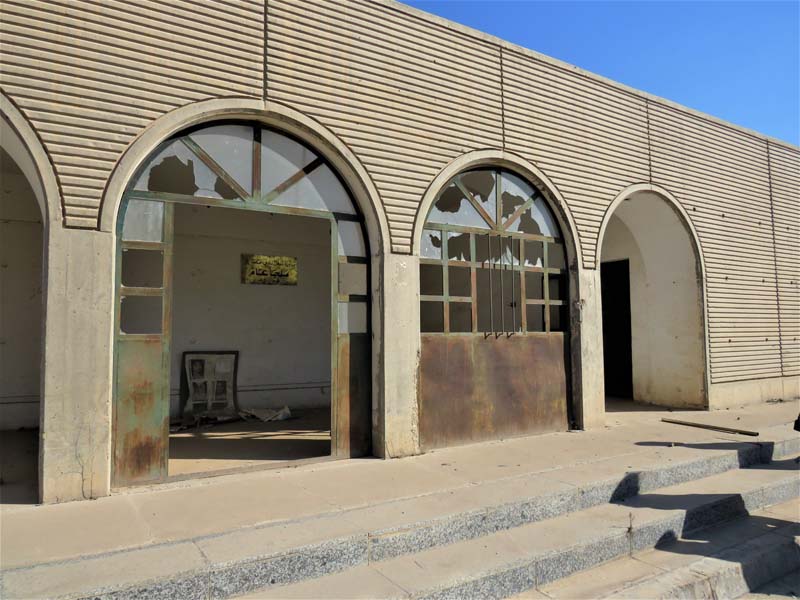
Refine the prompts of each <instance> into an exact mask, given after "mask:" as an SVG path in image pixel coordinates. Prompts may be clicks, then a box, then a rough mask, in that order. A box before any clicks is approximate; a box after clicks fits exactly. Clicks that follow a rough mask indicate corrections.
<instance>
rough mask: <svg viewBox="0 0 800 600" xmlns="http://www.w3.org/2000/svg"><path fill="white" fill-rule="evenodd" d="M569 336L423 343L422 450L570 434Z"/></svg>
mask: <svg viewBox="0 0 800 600" xmlns="http://www.w3.org/2000/svg"><path fill="white" fill-rule="evenodd" d="M567 339H568V338H567V336H566V335H565V334H563V333H555V332H553V333H549V334H529V335H515V336H511V337H506V336H501V337H495V336H484V335H465V336H445V335H423V336H422V355H421V357H420V382H419V389H420V393H419V398H420V441H421V444H422V447H423V449H424V450H430V449H433V448H443V447H446V446H452V445H457V444H466V443H470V442H478V441H484V440H496V439H501V438H504V437H510V436H519V435H526V434H531V433H544V432H550V431H565V430H566V429H567V427H568V424H567V401H568V399H567V395H568V386H567V372H568V369H567V361H566V350H567Z"/></svg>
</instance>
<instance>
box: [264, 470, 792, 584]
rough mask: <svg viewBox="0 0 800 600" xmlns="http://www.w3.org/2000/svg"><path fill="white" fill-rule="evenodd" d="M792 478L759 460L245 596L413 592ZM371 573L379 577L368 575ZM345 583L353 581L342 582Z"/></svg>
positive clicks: (620, 534)
mask: <svg viewBox="0 0 800 600" xmlns="http://www.w3.org/2000/svg"><path fill="white" fill-rule="evenodd" d="M795 479H796V474H795V473H793V472H791V471H787V470H784V469H781V468H769V467H766V466H765V467H764V468H753V469H742V470H739V471H737V472H728V473H721V474H718V475H713V476H710V477H707V478H704V479H700V480H696V481H692V482H686V483H682V484H678V485H675V486H670V487H667V488H663V489H661V490H658V494H644V495H643V496H642V497H639V498H635V499H632V500H631V501H629V502H627V503H624V504H606V505H601V506H595V507H592V508H588V509H585V510H582V511H578V512H574V513H570V514H566V515H562V516H559V517H555V518H552V519H548V520H545V521H539V522H535V523H529V524H526V525H522V526H519V527H516V528H514V529H510V530H503V531H498V532H496V533H493V534H490V535H487V536H483V537H479V538H475V539H470V540H464V541H460V542H456V543H454V544H450V545H447V546H440V547H436V548H432V549H429V550H424V551H421V552H417V553H415V554H411V555H405V556H400V557H397V558H393V559H389V560H385V561H382V562H376V563H372V564H369V565H361V566H359V567H356V568H354V569H350V570H349V571H346V572H343V573H339V574H336V575H329V576H324V577H321V578H318V579H315V580H309V581H305V582H301V583H296V584H291V585H288V586H280V587H274V588H270V589H268V590H265V591H262V592H258V593H256V594H255V595H252V596H251V597H253V598H282V597H298V598H299V597H308V598H312V597H320V596H321V595H324V596H326V597H328V596H329V593H328V588H327V581H328V580H331V581H333V580H332V579H331V578H333V577H335V578H336V580H335V581H336V583H337V586H341V589H359V591H360V593H361V592H363V593H364V594H366V595H367V596H372V597H382V596H381V593H382V592H381V589H379V588H377V587H376V588H375V589H374V590H372V589H369V588H368V586H369V584H370V582H373V581H375V582H378V583H379V584H380V585H381V586H383V585H385V583H384V581H385V580H387V579H388V580H389V581H390V582H391V583H393V584H394V585H395V586H396V587H398V588H400V589H401V590H403V591H404V592H406V593H407V594H408V595H411V596H414V595H418V594H422V593H423V592H427V591H431V590H436V589H437V588H439V587H440V586H443V585H454V584H457V583H458V582H460V581H465V580H468V579H471V578H472V579H474V578H476V577H477V576H479V575H481V574H490V573H491V572H493V571H495V570H497V569H502V568H509V566H510V565H514V564H517V563H518V564H520V565H524V564H525V563H526V562H529V561H530V560H532V559H533V558H535V557H543V556H544V557H546V556H547V555H548V554H552V553H555V552H556V551H562V550H564V549H565V548H569V547H574V546H580V545H585V544H589V543H592V542H604V541H606V540H612V539H613V540H617V542H618V543H627V542H626V535H627V531H628V528H629V526H630V525H631V515H632V516H633V528H634V529H635V530H639V529H643V528H645V527H646V526H647V525H648V524H650V523H652V522H655V521H660V520H663V519H666V518H670V517H671V516H677V517H680V515H681V514H682V513H683V511H684V509H685V508H693V507H696V506H700V505H706V504H708V503H713V502H716V501H717V500H720V499H724V498H730V497H736V496H737V495H738V494H747V493H748V492H751V491H758V490H760V489H761V488H763V487H765V486H770V485H776V484H780V483H785V482H787V480H789V481H794V480H795ZM647 496H657V497H658V498H657V502H652V501H648V499H647ZM650 500H652V499H650ZM679 522H680V520H679ZM365 573H370V577H369V578H368V577H366V576H365V575H364V574H365ZM376 573H377V574H380V575H382V576H383V577H384V579H380V578H376V577H374V574H376ZM347 582H349V585H352V586H353V587H352V588H348V587H347V585H348V583H347ZM293 594H298V595H296V596H295V595H293Z"/></svg>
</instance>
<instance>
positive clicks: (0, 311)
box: [0, 150, 43, 429]
mask: <svg viewBox="0 0 800 600" xmlns="http://www.w3.org/2000/svg"><path fill="white" fill-rule="evenodd" d="M42 235H43V227H42V216H41V214H40V212H39V206H38V204H37V201H36V196H35V195H34V192H33V190H32V189H31V186H30V185H29V184H28V181H27V179H26V178H25V176H24V175H23V174H22V172H21V171H20V170H19V168H18V167H17V165H16V164H15V163H14V162H13V160H11V158H10V157H9V156H8V155H7V154H6V153H5V152H3V151H2V150H0V429H17V428H20V427H38V426H39V394H40V377H39V376H40V369H41V335H42Z"/></svg>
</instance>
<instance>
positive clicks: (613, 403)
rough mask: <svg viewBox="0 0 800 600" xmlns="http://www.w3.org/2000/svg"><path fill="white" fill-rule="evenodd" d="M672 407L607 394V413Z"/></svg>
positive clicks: (667, 409) (659, 409) (685, 408)
mask: <svg viewBox="0 0 800 600" xmlns="http://www.w3.org/2000/svg"><path fill="white" fill-rule="evenodd" d="M671 410H672V409H670V408H667V407H666V406H657V405H655V404H647V403H645V402H636V401H635V400H632V399H631V398H615V397H614V396H606V412H607V413H626V412H641V411H662V412H664V411H671ZM675 410H702V409H696V408H687V407H682V408H679V409H675Z"/></svg>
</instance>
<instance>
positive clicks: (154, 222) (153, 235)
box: [122, 200, 164, 242]
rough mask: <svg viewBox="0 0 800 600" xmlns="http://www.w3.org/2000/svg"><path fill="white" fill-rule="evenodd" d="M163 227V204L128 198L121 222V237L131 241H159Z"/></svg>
mask: <svg viewBox="0 0 800 600" xmlns="http://www.w3.org/2000/svg"><path fill="white" fill-rule="evenodd" d="M163 228H164V204H163V203H162V202H150V201H148V200H128V205H127V208H126V210H125V216H124V221H123V223H122V239H123V240H127V241H132V242H160V241H161V240H162V230H163Z"/></svg>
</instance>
